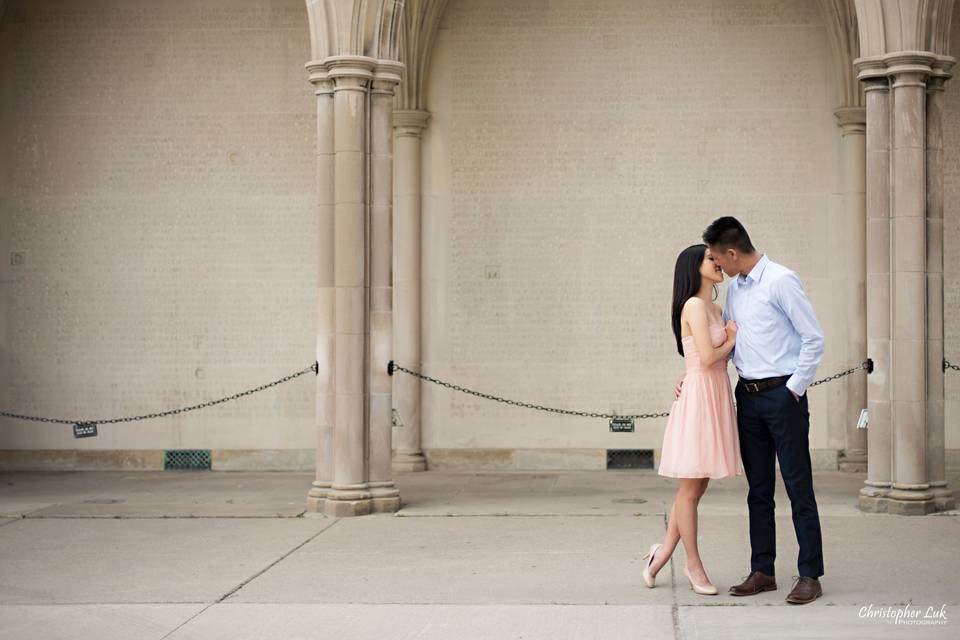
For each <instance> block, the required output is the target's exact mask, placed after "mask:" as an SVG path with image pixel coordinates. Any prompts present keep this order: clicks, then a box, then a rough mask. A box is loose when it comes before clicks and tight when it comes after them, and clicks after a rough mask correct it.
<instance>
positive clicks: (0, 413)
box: [0, 362, 320, 425]
mask: <svg viewBox="0 0 960 640" xmlns="http://www.w3.org/2000/svg"><path fill="white" fill-rule="evenodd" d="M319 367H320V363H318V362H314V363H313V364H312V365H310V366H309V367H307V368H306V369H304V370H303V371H298V372H297V373H293V374H291V375H289V376H284V377H282V378H280V379H279V380H274V381H273V382H271V383H269V384H265V385H261V386H259V387H257V388H256V389H249V390H247V391H241V392H240V393H235V394H233V395H232V396H227V397H226V398H220V399H219V400H211V401H210V402H203V403H201V404H195V405H193V406H192V407H181V408H179V409H171V410H170V411H162V412H160V413H148V414H146V415H142V416H134V417H132V418H113V419H110V420H59V419H56V418H38V417H36V416H21V415H18V414H16V413H8V412H6V411H0V416H7V417H8V418H19V419H20V420H34V421H36V422H55V423H58V424H74V425H76V424H110V423H112V422H134V421H135V420H147V419H149V418H161V417H163V416H170V415H174V414H176V413H184V412H186V411H193V410H194V409H203V408H204V407H212V406H213V405H215V404H220V403H221V402H227V401H228V400H235V399H236V398H240V397H242V396H246V395H250V394H251V393H256V392H257V391H263V390H264V389H268V388H270V387H272V386H275V385H278V384H281V383H283V382H286V381H287V380H293V379H294V378H296V377H297V376H302V375H303V374H305V373H307V372H308V371H313V372H314V373H315V374H316V373H318V372H319Z"/></svg>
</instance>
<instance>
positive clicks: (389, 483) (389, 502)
mask: <svg viewBox="0 0 960 640" xmlns="http://www.w3.org/2000/svg"><path fill="white" fill-rule="evenodd" d="M369 484H370V494H371V501H370V503H371V504H370V508H371V510H372V513H393V512H395V511H399V510H400V504H401V501H400V490H399V489H398V488H397V485H395V484H394V483H393V480H385V481H382V482H371V483H369Z"/></svg>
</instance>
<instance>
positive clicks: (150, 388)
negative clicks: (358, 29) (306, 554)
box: [0, 0, 317, 464]
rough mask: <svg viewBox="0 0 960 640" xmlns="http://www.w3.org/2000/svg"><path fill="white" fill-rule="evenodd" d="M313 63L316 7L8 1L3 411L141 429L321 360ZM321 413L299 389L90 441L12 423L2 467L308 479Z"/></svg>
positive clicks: (0, 102) (1, 99)
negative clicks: (279, 469)
mask: <svg viewBox="0 0 960 640" xmlns="http://www.w3.org/2000/svg"><path fill="white" fill-rule="evenodd" d="M309 56H310V38H309V32H308V28H307V13H306V8H305V5H304V3H303V0H230V1H229V2H227V1H215V2H210V1H205V2H195V1H193V0H177V1H173V2H147V1H146V0H137V1H132V0H104V1H96V2H94V1H92V0H85V1H79V0H70V1H66V0H64V1H46V2H29V1H27V0H11V2H9V4H8V6H7V8H6V12H5V16H4V19H3V23H2V27H0V87H2V91H0V135H2V136H3V144H2V145H0V194H2V195H0V198H2V199H0V221H2V223H0V224H2V226H0V229H2V234H0V236H2V246H3V252H2V255H0V257H2V260H0V265H2V266H0V282H2V284H0V287H2V288H0V293H2V295H0V304H2V305H3V307H2V311H3V312H2V313H0V322H2V325H0V340H2V349H3V353H2V358H0V362H2V366H3V384H2V385H0V405H2V406H3V407H4V408H5V409H7V410H12V411H15V412H18V413H25V414H40V415H43V416H52V417H57V418H71V419H72V418H95V419H96V418H100V419H102V418H114V417H123V416H130V415H140V414H144V413H150V412H154V411H159V410H166V409H170V408H174V407H177V406H184V405H191V404H196V403H199V402H203V401H206V400H212V399H216V398H220V397H223V396H227V395H230V394H233V393H236V392H239V391H242V390H244V389H249V388H252V387H256V386H259V385H261V384H264V383H266V382H269V381H272V380H275V379H277V378H280V377H282V376H284V375H287V374H289V373H292V372H295V371H298V370H301V369H303V368H305V367H306V366H308V365H309V364H311V363H312V362H313V360H314V355H313V354H314V344H315V325H316V277H317V276H316V266H315V265H316V262H317V254H316V251H317V242H316V238H317V228H316V225H317V220H316V211H315V207H314V203H315V201H316V178H315V161H314V158H315V135H316V127H315V115H314V113H315V106H314V97H313V95H312V89H311V87H310V85H309V83H308V82H307V77H306V73H305V71H304V68H303V65H304V63H305V62H306V61H307V59H308V58H309ZM11 252H17V253H21V254H23V255H24V261H23V264H21V265H20V266H12V265H11V260H10V257H9V256H10V254H11ZM314 398H315V384H314V376H313V374H308V375H306V376H301V377H300V378H297V379H296V380H293V381H291V382H288V383H286V384H284V385H281V386H279V387H276V388H273V389H269V390H266V391H263V392H260V393H258V394H256V395H253V396H249V397H245V398H241V399H239V400H237V401H234V402H231V403H227V404H223V405H218V406H215V407H212V408H208V409H203V410H200V411H195V412H191V413H188V414H183V415H180V416H172V417H167V418H162V419H155V420H149V421H144V422H136V423H121V424H116V425H102V426H101V427H100V435H99V437H97V438H91V439H89V440H75V439H74V438H73V435H72V431H71V428H70V426H69V425H49V424H38V423H33V422H21V421H17V420H10V419H6V418H4V419H0V449H72V448H83V449H89V448H93V449H133V450H141V449H164V448H213V449H234V450H236V449H281V450H300V451H302V450H308V451H310V452H311V454H310V455H309V456H308V458H307V461H308V463H310V464H312V459H313V455H312V449H313V448H314V447H315V443H316V435H315V427H314V405H315V400H314ZM299 455H300V454H299V451H298V452H297V453H296V455H295V456H294V457H296V456H299ZM161 464H162V462H161Z"/></svg>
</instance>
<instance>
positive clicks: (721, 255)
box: [703, 216, 823, 604]
mask: <svg viewBox="0 0 960 640" xmlns="http://www.w3.org/2000/svg"><path fill="white" fill-rule="evenodd" d="M703 241H704V242H705V243H706V244H707V246H708V247H709V248H710V252H711V253H712V254H713V258H714V260H715V261H716V262H717V263H718V264H719V265H720V267H721V268H722V269H723V271H724V272H725V273H726V274H727V275H728V276H729V277H730V278H731V281H730V283H729V285H728V287H727V300H726V304H725V305H724V310H723V320H724V322H726V321H727V320H734V321H735V322H736V323H737V329H738V330H737V344H736V346H735V347H734V349H733V353H732V357H733V363H734V365H735V366H736V368H737V373H738V374H739V376H740V380H739V381H738V382H737V385H736V391H735V394H734V395H735V397H736V401H737V430H738V433H739V436H740V454H741V458H742V459H743V469H744V473H745V474H746V477H747V484H748V485H749V491H748V493H747V506H748V508H749V512H750V547H751V556H750V575H749V576H747V578H746V579H745V581H744V582H742V583H741V584H739V585H735V586H732V587H730V593H731V594H733V595H738V596H746V595H753V594H756V593H760V592H762V591H772V590H775V589H776V588H777V583H776V580H775V577H774V559H775V557H776V532H775V519H774V480H775V466H774V456H776V459H779V461H780V474H781V476H782V477H783V483H784V486H785V488H786V490H787V495H788V496H789V498H790V506H791V509H792V511H793V528H794V531H795V532H796V536H797V543H798V544H799V546H800V553H799V556H798V558H797V568H798V571H799V574H800V575H799V576H795V577H796V578H797V581H796V582H795V583H794V586H793V589H792V590H791V592H790V594H789V595H788V596H787V598H786V600H787V602H790V603H792V604H806V603H808V602H813V601H814V600H816V599H817V598H819V597H820V596H821V595H822V594H823V590H822V587H821V585H820V580H819V578H820V576H822V575H823V550H822V540H821V535H820V516H819V513H818V511H817V502H816V498H815V496H814V492H813V474H812V471H811V464H810V449H809V442H808V435H809V432H810V413H809V410H808V405H807V394H806V389H807V386H809V384H810V383H811V382H812V381H813V377H814V374H815V372H816V369H817V365H818V364H819V363H820V358H821V357H822V355H823V331H822V330H821V328H820V324H819V322H817V317H816V315H815V314H814V312H813V308H812V306H811V305H810V301H809V300H808V299H807V296H806V294H805V293H804V290H803V285H802V284H801V282H800V278H799V277H798V276H797V274H796V273H795V272H793V271H791V270H790V269H788V268H787V267H784V266H783V265H780V264H777V263H776V262H773V261H772V260H770V259H769V258H768V257H767V255H766V254H759V253H758V252H757V251H756V250H755V249H754V247H753V244H752V243H751V242H750V236H749V235H748V234H747V231H746V229H744V227H743V225H742V224H740V222H739V221H738V220H737V219H736V218H733V217H731V216H725V217H722V218H718V219H717V220H714V221H713V222H712V223H711V224H710V226H709V227H707V229H706V230H705V231H704V232H703Z"/></svg>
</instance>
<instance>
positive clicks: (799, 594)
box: [787, 576, 823, 604]
mask: <svg viewBox="0 0 960 640" xmlns="http://www.w3.org/2000/svg"><path fill="white" fill-rule="evenodd" d="M793 577H794V578H795V579H796V580H797V582H796V584H794V585H793V590H792V591H791V592H790V595H788V596H787V602H789V603H790V604H807V603H808V602H813V601H814V600H816V599H817V598H819V597H820V596H822V595H823V588H822V587H821V586H820V581H819V580H818V579H816V578H810V577H808V576H793Z"/></svg>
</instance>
